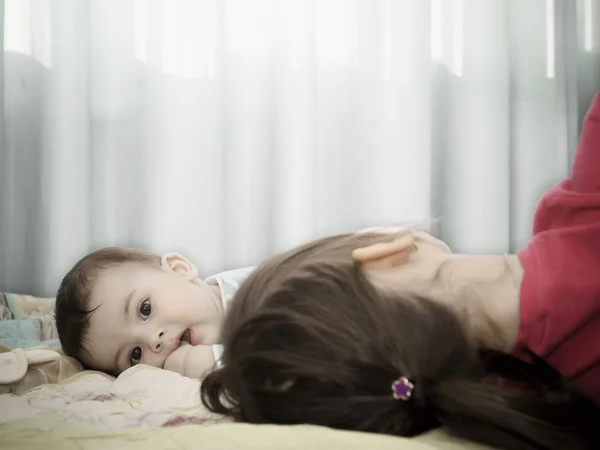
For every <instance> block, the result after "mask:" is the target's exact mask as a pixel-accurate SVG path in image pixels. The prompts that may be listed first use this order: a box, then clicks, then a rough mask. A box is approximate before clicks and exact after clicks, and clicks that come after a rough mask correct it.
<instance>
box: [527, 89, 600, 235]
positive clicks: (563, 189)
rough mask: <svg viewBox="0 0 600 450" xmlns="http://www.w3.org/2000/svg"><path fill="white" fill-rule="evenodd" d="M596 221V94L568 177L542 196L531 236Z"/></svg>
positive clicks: (599, 131) (599, 139)
mask: <svg viewBox="0 0 600 450" xmlns="http://www.w3.org/2000/svg"><path fill="white" fill-rule="evenodd" d="M599 217H600V93H599V94H596V96H595V98H594V100H593V102H592V106H591V107H590V109H589V110H588V113H587V115H586V117H585V120H584V123H583V130H582V132H581V137H580V139H579V145H578V146H577V153H576V154H575V161H574V162H573V170H572V171H571V177H570V178H567V179H566V180H563V181H561V182H560V183H558V184H557V185H556V186H554V187H552V188H551V189H550V190H548V192H546V193H545V194H544V196H543V197H542V199H541V200H540V203H539V205H538V208H537V211H536V214H535V217H534V221H533V234H534V235H537V234H539V233H542V232H544V231H548V230H553V229H559V228H565V227H573V226H578V225H584V224H589V223H590V222H595V221H598V218H599Z"/></svg>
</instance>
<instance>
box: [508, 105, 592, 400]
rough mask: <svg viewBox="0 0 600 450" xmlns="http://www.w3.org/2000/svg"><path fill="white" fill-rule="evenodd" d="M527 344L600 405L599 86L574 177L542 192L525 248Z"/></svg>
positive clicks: (523, 323)
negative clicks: (531, 234)
mask: <svg viewBox="0 0 600 450" xmlns="http://www.w3.org/2000/svg"><path fill="white" fill-rule="evenodd" d="M518 255H519V258H520V260H521V263H522V264H523V267H524V269H525V275H524V278H523V282H522V285H521V297H520V325H519V334H518V338H517V342H516V345H515V347H514V352H515V353H516V354H519V353H520V351H521V349H522V347H523V346H526V347H528V348H529V349H530V350H531V351H533V352H534V353H535V354H537V355H538V356H541V357H543V358H544V359H545V360H546V361H547V362H548V363H549V364H551V365H552V366H554V367H555V368H556V369H557V370H558V371H559V372H561V373H562V374H563V375H564V376H565V377H567V378H570V379H573V381H575V382H576V383H577V385H578V386H579V387H580V388H581V389H583V390H584V391H586V392H587V393H589V394H591V395H592V396H593V397H594V399H595V400H596V402H597V403H599V404H600V93H599V94H597V95H596V98H595V99H594V101H593V104H592V106H591V108H590V110H589V111H588V113H587V116H586V118H585V121H584V126H583V132H582V135H581V139H580V141H579V147H578V149H577V154H576V155H575V161H574V163H573V170H572V173H571V177H570V178H568V179H566V180H563V181H562V182H560V183H559V184H558V185H556V186H554V187H553V188H552V189H550V190H549V191H548V192H546V194H544V196H543V197H542V199H541V201H540V203H539V205H538V208H537V211H536V213H535V218H534V225H533V238H532V240H531V241H530V242H529V244H528V245H527V247H526V248H524V249H523V250H521V251H520V252H519V253H518Z"/></svg>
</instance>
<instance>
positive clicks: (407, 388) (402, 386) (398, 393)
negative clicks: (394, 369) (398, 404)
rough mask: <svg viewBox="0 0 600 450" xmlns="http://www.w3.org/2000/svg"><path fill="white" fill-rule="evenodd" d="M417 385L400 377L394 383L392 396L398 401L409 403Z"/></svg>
mask: <svg viewBox="0 0 600 450" xmlns="http://www.w3.org/2000/svg"><path fill="white" fill-rule="evenodd" d="M414 388H415V385H414V384H412V383H411V382H410V380H409V379H408V378H406V377H400V378H398V379H397V380H396V381H394V382H393V383H392V395H393V396H394V398H395V399H396V400H403V401H405V402H406V401H408V400H410V397H411V396H412V393H413V390H414Z"/></svg>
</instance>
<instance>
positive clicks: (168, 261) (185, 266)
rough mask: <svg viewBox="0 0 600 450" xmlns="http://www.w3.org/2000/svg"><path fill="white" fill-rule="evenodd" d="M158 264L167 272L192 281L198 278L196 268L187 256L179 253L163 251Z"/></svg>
mask: <svg viewBox="0 0 600 450" xmlns="http://www.w3.org/2000/svg"><path fill="white" fill-rule="evenodd" d="M160 266H161V267H162V268H163V270H166V271H167V272H169V273H173V274H175V275H179V276H180V277H183V278H185V279H187V280H190V281H193V280H195V279H197V278H198V270H197V269H196V266H194V265H193V264H192V263H191V262H190V261H189V260H188V259H187V258H185V257H183V256H181V255H180V254H179V253H175V252H170V253H165V254H164V255H163V256H162V257H161V258H160Z"/></svg>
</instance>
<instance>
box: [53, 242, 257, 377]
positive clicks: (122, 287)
mask: <svg viewBox="0 0 600 450" xmlns="http://www.w3.org/2000/svg"><path fill="white" fill-rule="evenodd" d="M250 271H251V269H237V270H232V271H228V272H223V273H221V274H219V275H216V276H212V277H210V278H208V279H206V280H204V281H202V280H200V279H198V271H197V270H196V267H195V266H194V265H193V264H192V263H191V262H190V261H189V260H188V259H186V258H185V257H183V256H181V255H179V254H177V253H168V254H165V255H163V256H162V257H161V256H158V255H155V254H152V253H148V252H145V251H142V250H137V249H130V248H122V247H110V248H104V249H101V250H98V251H95V252H93V253H90V254H89V255H87V256H85V257H84V258H83V259H82V260H81V261H79V262H78V263H77V264H75V266H74V267H73V268H72V269H71V270H70V271H69V273H67V275H66V276H65V277H64V279H63V281H62V283H61V286H60V288H59V290H58V293H57V296H56V327H57V329H58V335H59V338H60V342H61V345H62V346H63V349H64V351H65V353H66V354H67V355H69V356H72V357H74V358H76V359H78V360H79V361H81V362H82V363H83V364H84V365H85V366H86V367H88V368H90V369H95V370H100V371H103V372H107V373H110V374H113V375H115V376H117V375H119V374H120V373H121V372H123V371H124V370H126V369H127V368H129V367H132V366H135V365H136V364H147V365H151V366H155V367H162V368H164V369H168V370H172V371H174V372H178V373H180V374H182V375H185V376H188V377H193V378H194V377H200V376H202V375H203V374H205V373H206V372H207V371H208V370H210V369H211V368H213V367H214V366H215V364H216V365H218V363H219V359H220V356H221V353H222V346H221V345H220V334H221V326H222V323H223V320H224V317H225V314H226V313H227V310H228V308H229V303H230V301H231V298H232V296H233V293H234V292H235V291H236V289H237V288H238V286H239V284H240V283H241V282H242V281H243V280H244V279H245V278H246V276H247V275H248V274H249V273H250Z"/></svg>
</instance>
